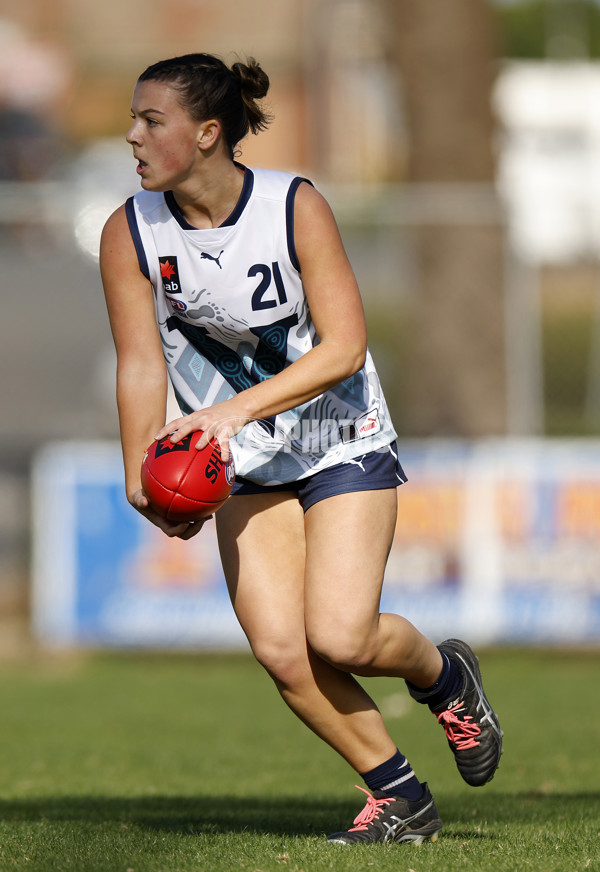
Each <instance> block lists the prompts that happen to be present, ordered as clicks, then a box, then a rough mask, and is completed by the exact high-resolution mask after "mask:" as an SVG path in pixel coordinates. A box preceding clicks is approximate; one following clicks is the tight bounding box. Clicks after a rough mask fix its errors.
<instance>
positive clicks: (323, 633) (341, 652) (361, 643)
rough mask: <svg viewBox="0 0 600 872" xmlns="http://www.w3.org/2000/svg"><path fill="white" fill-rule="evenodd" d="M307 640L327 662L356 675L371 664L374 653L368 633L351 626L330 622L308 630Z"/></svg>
mask: <svg viewBox="0 0 600 872" xmlns="http://www.w3.org/2000/svg"><path fill="white" fill-rule="evenodd" d="M308 641H309V644H310V646H311V648H312V650H313V651H314V652H315V653H316V654H318V655H319V657H321V658H322V659H323V660H325V661H327V663H330V664H331V665H332V666H335V667H337V668H338V669H343V670H344V671H345V672H355V673H356V674H358V675H359V674H360V673H361V671H362V670H364V669H366V668H367V667H368V666H369V665H370V664H371V662H372V660H373V657H374V653H375V652H374V650H373V647H372V645H371V644H370V639H369V635H368V634H365V633H364V632H361V631H359V630H357V629H356V628H352V627H340V626H335V624H332V625H329V627H327V628H322V629H321V630H318V629H317V630H315V631H313V632H309V634H308Z"/></svg>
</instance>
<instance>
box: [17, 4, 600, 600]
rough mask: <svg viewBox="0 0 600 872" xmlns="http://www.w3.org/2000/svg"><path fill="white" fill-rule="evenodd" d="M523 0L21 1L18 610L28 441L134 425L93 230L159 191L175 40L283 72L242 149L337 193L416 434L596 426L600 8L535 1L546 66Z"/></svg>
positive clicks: (404, 411) (383, 359)
mask: <svg viewBox="0 0 600 872" xmlns="http://www.w3.org/2000/svg"><path fill="white" fill-rule="evenodd" d="M520 5H521V4H520V3H519V2H518V0H515V2H512V3H508V4H506V6H505V5H504V4H503V3H501V2H500V0H498V2H491V0H444V3H443V4H440V5H439V6H438V7H437V8H436V14H435V16H433V15H432V14H431V9H430V8H429V4H424V3H423V2H422V0H401V2H400V0H253V2H252V3H250V2H246V0H218V2H217V0H143V2H142V0H130V2H128V3H126V4H123V3H117V2H116V0H105V2H104V3H102V4H98V3H93V2H91V0H21V2H20V3H19V4H18V5H17V4H15V3H14V2H12V0H0V263H1V274H2V281H3V288H4V300H5V307H6V309H5V317H4V318H3V319H2V322H1V324H0V330H1V331H2V333H1V339H2V343H1V346H0V347H1V349H2V351H1V354H2V364H3V365H2V368H1V370H0V396H1V402H2V416H1V417H0V448H1V453H0V612H2V610H4V613H5V614H9V613H10V611H11V609H13V610H15V609H16V610H18V611H22V608H23V601H24V596H25V594H26V591H27V589H28V588H27V583H26V582H27V579H28V573H29V542H30V530H29V524H28V520H29V504H28V476H29V470H30V467H31V462H32V458H34V456H35V455H36V453H37V452H38V451H39V450H40V449H42V448H43V446H45V445H46V443H48V442H49V441H57V440H64V439H73V440H98V439H103V440H104V439H107V440H114V439H116V438H117V433H118V430H117V419H116V408H115V403H114V353H113V349H112V342H111V338H110V333H109V329H108V323H107V319H106V314H105V309H104V302H103V296H102V289H101V285H100V280H99V275H98V268H97V262H96V257H97V247H98V239H99V233H100V228H101V226H102V224H103V222H104V220H105V218H106V217H107V215H108V214H109V213H110V211H112V209H114V208H115V207H116V206H117V205H119V203H121V202H122V201H123V200H124V199H125V198H126V197H127V196H129V195H130V194H132V193H134V192H135V191H136V190H137V189H138V179H137V176H136V174H135V169H134V162H133V160H132V159H131V156H130V149H129V147H128V146H127V144H126V143H125V142H124V133H125V130H126V129H127V127H128V123H129V105H130V100H131V92H132V89H133V85H134V83H135V80H136V78H137V76H138V75H139V73H140V72H141V71H142V70H143V69H144V68H145V67H146V66H147V65H148V64H150V63H152V62H154V61H155V60H158V59H159V58H162V57H168V56H171V55H176V54H184V53H187V52H193V51H208V52H212V53H216V54H219V55H221V56H222V57H224V58H225V59H226V60H228V61H233V60H234V59H235V56H236V55H241V56H242V57H243V56H247V55H252V56H255V57H256V58H257V59H258V60H259V61H260V63H261V64H262V65H263V67H264V68H265V69H266V71H267V72H268V74H269V76H270V77H271V82H272V86H271V90H270V92H269V96H268V100H267V102H268V104H269V107H270V109H271V111H272V113H273V115H274V116H275V121H274V123H273V124H272V126H271V127H270V129H269V130H268V131H266V132H263V133H261V135H260V136H259V137H257V138H255V137H250V138H249V139H248V141H246V142H244V143H243V145H242V155H241V159H242V161H244V162H245V163H247V164H248V165H250V166H253V165H256V166H272V167H278V168H281V169H285V170H289V171H292V172H298V173H301V174H303V175H306V176H308V177H310V178H311V179H313V180H314V181H315V183H316V184H317V185H318V186H319V187H320V188H321V189H322V190H323V192H324V193H325V194H326V195H327V196H328V198H329V199H330V201H331V203H332V205H333V208H334V211H335V212H336V215H337V217H338V221H339V223H340V227H341V231H342V235H343V237H344V241H345V243H346V246H347V249H348V252H349V255H350V258H351V261H352V263H353V266H354V268H355V270H356V273H357V276H358V278H359V282H360V285H361V289H362V292H363V297H364V300H365V306H366V309H367V314H368V320H369V326H370V345H371V349H372V352H373V354H374V357H375V359H376V362H377V364H378V368H379V370H380V374H381V377H382V381H383V383H384V387H385V390H386V394H387V397H388V402H389V404H390V407H391V409H392V413H393V415H394V419H395V421H396V424H397V429H398V431H399V434H400V436H401V437H402V438H404V439H415V438H417V439H426V440H430V439H444V440H447V439H460V440H466V441H467V442H472V441H478V440H482V439H489V438H500V439H505V438H506V437H518V438H523V437H527V438H529V437H544V436H548V435H551V436H572V435H577V436H582V435H592V436H597V435H598V434H600V307H599V305H598V294H599V291H600V283H599V273H598V250H597V249H598V239H597V236H598V232H599V231H600V216H599V207H598V205H597V204H598V202H600V200H599V198H598V197H597V196H596V187H597V185H598V178H599V167H598V160H599V159H598V148H597V138H598V121H597V117H598V115H599V113H598V104H599V101H600V72H598V70H599V67H598V66H597V61H595V60H592V59H591V57H590V56H588V55H589V54H590V53H589V52H588V53H587V54H586V50H585V45H586V39H587V34H588V31H587V30H586V26H587V24H589V21H592V17H591V13H590V15H589V16H588V17H587V18H586V17H585V16H584V15H579V14H575V13H576V12H577V10H579V11H580V12H581V10H582V9H583V7H585V8H586V10H588V11H589V10H591V9H592V8H594V4H593V3H592V0H589V2H588V0H581V2H579V0H577V2H576V3H569V4H567V6H569V7H570V8H569V10H567V11H566V12H565V11H564V10H563V9H562V6H561V4H560V3H559V2H558V0H546V2H541V0H540V2H539V3H529V4H526V5H528V8H529V7H531V8H533V13H535V15H538V18H535V16H534V19H533V21H534V23H533V27H532V29H531V33H532V34H533V35H534V37H535V38H537V37H538V36H539V40H538V42H539V44H540V45H541V48H540V51H539V56H538V57H536V58H535V59H532V58H531V57H530V58H529V59H528V60H527V61H525V60H524V59H523V58H519V57H515V55H514V51H513V50H512V49H511V50H510V51H509V49H508V48H507V42H506V41H505V37H506V33H505V31H503V30H502V27H503V24H502V22H504V24H506V22H507V21H509V20H512V19H510V18H509V17H510V15H514V14H516V12H515V10H516V11H518V9H519V7H520ZM563 5H564V4H563ZM534 7H535V8H534ZM500 13H501V14H502V16H504V17H502V18H499V17H498V16H499V14H500ZM533 13H532V14H533ZM586 14H587V13H586ZM586 22H587V24H586ZM588 29H589V28H588ZM590 32H591V31H590ZM529 33H530V31H529V30H528V29H526V28H524V27H520V26H519V28H517V29H516V30H515V29H513V43H512V44H511V45H512V46H513V48H514V45H515V44H516V43H518V41H519V39H522V38H523V37H524V36H526V35H528V34H529ZM514 34H516V35H517V37H518V39H517V38H516V37H515V36H514ZM540 34H541V36H540ZM590 39H591V37H590ZM533 43H535V39H534V40H533ZM533 43H532V44H533ZM537 44H538V43H535V45H537ZM590 44H591V43H590ZM528 50H529V49H528ZM474 514H475V515H476V514H477V512H475V513H474ZM471 516H473V511H472V509H471ZM38 523H40V522H39V519H38ZM469 541H470V542H471V541H472V538H471V539H469ZM448 559H449V560H450V563H452V558H448ZM484 562H485V561H484ZM417 563H418V561H417ZM416 565H417V564H415V566H416ZM469 565H471V566H472V565H477V561H475V564H473V563H472V562H471V563H470V564H469ZM415 571H416V577H421V576H422V566H421V569H420V570H418V571H417V570H415ZM494 571H495V570H494ZM419 572H421V576H419ZM470 572H472V570H470ZM442 574H443V573H442ZM492 574H493V573H492ZM440 577H441V576H440ZM490 577H491V576H490ZM444 578H445V576H444Z"/></svg>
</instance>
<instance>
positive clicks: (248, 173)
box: [165, 164, 254, 230]
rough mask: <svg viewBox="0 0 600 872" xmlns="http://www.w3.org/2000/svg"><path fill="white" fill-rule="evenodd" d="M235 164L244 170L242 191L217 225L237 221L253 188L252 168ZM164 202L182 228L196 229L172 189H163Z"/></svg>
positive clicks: (221, 225)
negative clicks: (221, 221) (185, 215)
mask: <svg viewBox="0 0 600 872" xmlns="http://www.w3.org/2000/svg"><path fill="white" fill-rule="evenodd" d="M236 166H239V167H240V169H243V170H244V184H243V185H242V192H241V194H240V197H239V200H238V201H237V203H236V204H235V206H234V208H233V212H231V214H230V215H228V216H227V218H226V219H225V221H223V223H222V224H219V227H231V226H232V225H233V224H236V223H237V221H238V219H239V217H240V215H241V214H242V212H243V211H244V209H245V208H246V206H247V204H248V200H249V199H250V195H251V193H252V189H253V188H254V173H253V172H252V170H249V169H248V168H247V167H243V166H242V165H241V164H236ZM165 203H166V204H167V206H168V207H169V211H170V213H171V215H172V216H173V218H174V219H175V220H176V221H177V223H178V224H179V226H180V227H181V228H182V229H183V230H198V228H197V227H194V225H193V224H190V223H189V221H186V219H185V217H184V216H183V214H182V212H181V210H180V209H179V206H178V205H177V200H176V199H175V195H174V194H173V191H165Z"/></svg>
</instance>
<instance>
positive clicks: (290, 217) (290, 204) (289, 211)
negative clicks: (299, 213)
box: [285, 176, 312, 272]
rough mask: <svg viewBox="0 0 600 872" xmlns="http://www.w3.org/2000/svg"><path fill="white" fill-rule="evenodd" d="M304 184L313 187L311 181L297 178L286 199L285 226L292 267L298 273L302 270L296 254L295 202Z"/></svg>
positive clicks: (293, 181)
mask: <svg viewBox="0 0 600 872" xmlns="http://www.w3.org/2000/svg"><path fill="white" fill-rule="evenodd" d="M302 182H307V183H308V184H309V185H312V182H311V181H310V179H303V178H302V177H301V176H296V178H295V179H293V180H292V183H291V185H290V187H289V189H288V192H287V196H286V198H285V225H286V233H287V246H288V254H289V256H290V260H291V262H292V266H293V267H294V269H297V270H298V272H302V270H301V269H300V261H299V260H298V255H297V254H296V244H295V242H294V201H295V199H296V191H297V190H298V188H299V187H300V184H301V183H302Z"/></svg>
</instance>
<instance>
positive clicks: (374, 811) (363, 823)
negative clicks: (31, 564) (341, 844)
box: [348, 784, 394, 833]
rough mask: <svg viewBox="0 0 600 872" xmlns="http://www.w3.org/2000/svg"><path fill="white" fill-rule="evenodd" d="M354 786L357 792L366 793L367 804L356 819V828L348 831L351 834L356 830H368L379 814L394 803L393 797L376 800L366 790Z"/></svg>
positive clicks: (356, 785)
mask: <svg viewBox="0 0 600 872" xmlns="http://www.w3.org/2000/svg"><path fill="white" fill-rule="evenodd" d="M354 786H355V787H356V789H357V790H362V792H363V793H366V795H367V804H366V805H365V807H364V808H363V810H362V811H361V812H360V813H359V814H357V816H356V817H355V818H354V826H353V827H352V828H351V829H349V830H348V832H349V833H353V832H354V831H355V830H366V829H367V827H368V825H369V824H370V823H371V821H374V820H375V818H376V817H377V815H378V814H379V812H380V811H382V810H383V809H384V808H385V807H386V805H389V804H390V802H393V801H394V800H393V798H392V797H382V798H381V799H375V797H374V796H372V795H371V794H370V793H369V791H368V790H365V789H364V787H359V786H358V784H355V785H354Z"/></svg>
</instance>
